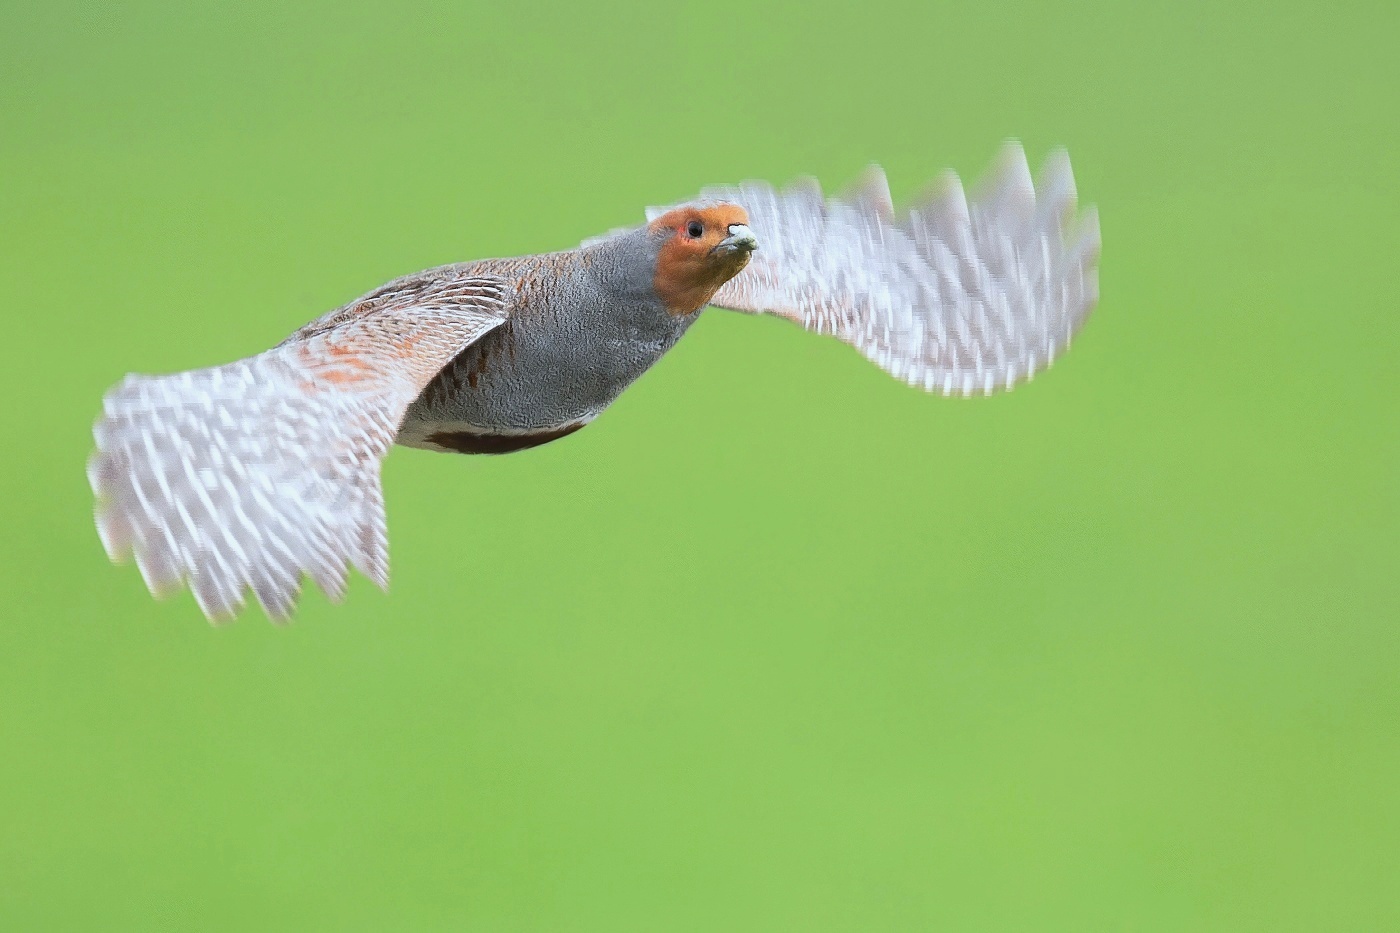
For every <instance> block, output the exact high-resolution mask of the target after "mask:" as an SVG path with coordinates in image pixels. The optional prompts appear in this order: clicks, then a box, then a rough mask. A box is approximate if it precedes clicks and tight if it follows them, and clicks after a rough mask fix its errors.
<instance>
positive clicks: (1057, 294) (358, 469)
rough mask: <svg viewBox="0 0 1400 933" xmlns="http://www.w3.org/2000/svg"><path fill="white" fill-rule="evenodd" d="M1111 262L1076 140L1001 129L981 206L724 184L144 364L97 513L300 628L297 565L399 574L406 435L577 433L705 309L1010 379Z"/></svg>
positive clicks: (166, 573) (339, 582)
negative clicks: (1071, 152) (240, 351)
mask: <svg viewBox="0 0 1400 933" xmlns="http://www.w3.org/2000/svg"><path fill="white" fill-rule="evenodd" d="M1098 256H1099V226H1098V217H1097V214H1096V213H1095V211H1094V209H1093V208H1088V209H1086V210H1084V211H1079V210H1078V208H1077V195H1076V192H1075V186H1074V177H1073V174H1072V173H1071V171H1070V163H1069V157H1068V156H1067V155H1066V154H1065V152H1064V151H1063V150H1057V151H1055V152H1052V153H1051V154H1050V156H1049V157H1048V158H1047V159H1046V162H1045V165H1044V168H1043V169H1042V171H1041V173H1040V176H1039V179H1038V182H1033V181H1032V178H1031V173H1030V169H1029V166H1028V165H1027V163H1026V156H1025V152H1024V151H1023V150H1022V148H1021V147H1020V145H1019V144H1017V143H1014V142H1012V143H1008V144H1007V146H1006V147H1005V148H1004V149H1003V150H1002V152H1001V154H1000V156H999V157H998V159H997V161H996V162H995V163H994V165H993V167H992V169H991V171H990V172H989V173H988V175H987V178H986V179H985V180H984V181H983V182H982V183H981V184H980V185H978V186H977V187H975V188H974V189H973V193H972V197H971V198H969V197H967V196H966V195H965V194H964V191H963V187H962V185H961V183H960V182H959V181H958V178H957V176H956V175H954V174H953V173H951V172H948V173H945V174H944V175H943V176H942V178H941V179H939V181H938V182H936V183H935V184H934V186H933V187H932V188H931V189H930V190H929V192H928V193H927V194H926V195H925V196H924V197H923V198H922V199H920V200H919V201H918V202H917V203H915V204H914V205H913V206H912V207H910V208H908V209H905V210H900V211H896V210H895V209H894V206H893V204H892V203H891V200H890V193H889V187H888V185H887V184H886V182H885V176H884V174H883V172H881V171H880V169H879V168H878V167H876V166H872V167H871V168H870V169H869V170H868V171H867V172H866V173H865V174H864V175H863V176H862V177H861V179H860V180H859V181H858V182H857V183H856V184H855V185H854V186H853V187H852V188H851V189H850V190H849V191H848V192H847V193H846V194H845V195H843V196H840V197H836V198H827V197H825V196H823V194H822V191H821V188H820V187H819V186H818V185H817V183H816V182H815V181H812V180H804V181H799V182H797V183H795V184H793V185H792V186H790V187H788V188H786V189H783V190H775V189H774V188H773V187H771V186H769V185H767V184H763V183H757V182H748V183H745V184H742V185H739V186H737V187H714V188H707V189H705V190H703V191H702V192H700V195H699V197H698V198H696V199H695V200H692V201H688V202H686V203H683V204H680V205H677V206H674V207H668V208H653V209H650V210H648V211H647V214H646V223H644V224H642V225H640V226H637V227H632V228H629V229H624V230H618V231H614V232H612V233H609V234H607V235H604V236H601V237H597V238H595V239H592V240H588V241H585V242H584V243H583V244H582V245H581V246H579V247H578V248H577V249H573V250H568V251H565V252H559V253H548V254H543V255H537V256H522V257H517V258H512V259H483V260H477V261H474V262H465V263H459V264H456V265H449V266H441V267H438V268H435V269H428V270H425V271H423V272H419V273H416V274H414V275H408V276H404V277H403V278H400V279H396V280H394V281H392V282H389V283H388V284H387V285H383V286H381V287H379V288H376V289H375V290H374V291H372V292H370V293H368V294H367V295H364V296H363V297H361V298H357V299H356V300H354V301H352V302H350V303H349V304H347V305H345V306H344V307H341V308H338V309H336V310H334V311H331V312H329V313H328V314H325V315H324V316H322V317H320V318H318V319H316V320H315V321H312V322H311V323H310V324H307V325H306V326H305V327H302V328H301V329H300V330H298V331H296V332H295V333H294V334H292V335H291V336H290V337H288V338H287V339H286V340H284V341H282V343H280V344H278V345H277V346H275V347H273V348H272V349H271V350H268V351H267V352H265V353H260V354H258V355H256V356H252V357H249V358H247V359H244V360H239V361H238V362H235V363H229V364H227V365H224V366H215V367H213V368H210V369H199V370H194V371H191V372H183V373H176V374H174V375H167V376H138V375H130V376H127V377H126V379H125V380H123V381H122V382H121V383H120V384H118V385H117V386H116V387H114V388H113V389H112V390H111V391H110V392H109V393H108V394H107V396H106V398H105V399H104V400H103V411H102V416H101V418H100V419H99V420H98V422H97V424H96V426H95V428H94V431H93V434H94V436H95V439H96V451H95V452H94V454H93V455H92V457H91V459H90V460H89V462H88V478H89V480H90V482H91V484H92V488H93V491H94V493H95V494H96V497H97V511H96V520H97V529H98V532H99V535H100V536H101V539H102V543H103V546H104V547H105V548H106V550H107V554H108V555H109V556H110V557H111V558H112V560H114V561H122V560H125V559H126V558H128V557H131V556H134V557H135V560H136V565H137V567H138V568H139V569H140V572H141V576H142V577H143V578H144V579H145V582H146V585H147V587H148V588H149V589H150V591H151V593H152V594H153V595H155V596H158V597H159V596H163V595H165V594H167V593H170V592H172V591H174V590H176V589H178V588H179V587H180V586H181V585H182V584H183V583H187V584H188V585H189V587H190V589H191V590H192V591H193V593H194V597H195V600H196V601H197V602H198V604H199V607H200V609H201V610H202V611H203V612H204V614H205V616H207V617H208V618H209V620H210V621H211V622H218V621H223V620H227V619H230V618H232V617H233V616H234V615H236V614H237V613H238V612H239V611H240V610H241V609H242V608H243V606H244V603H245V601H246V598H247V594H248V592H249V591H251V592H252V593H253V595H254V596H255V597H256V599H257V600H258V602H259V603H260V604H261V605H262V607H263V610H264V611H265V612H266V613H267V615H268V616H269V617H270V618H271V619H273V620H274V621H281V620H285V619H287V618H288V617H289V616H290V615H291V613H292V611H293V609H294V608H295V605H296V600H297V597H298V595H299V593H300V590H301V584H302V578H303V576H304V575H305V576H309V577H310V578H311V579H312V580H314V581H315V582H316V583H317V585H319V586H320V587H321V589H322V590H324V591H325V592H326V594H327V595H328V596H329V597H330V598H331V599H332V600H337V601H338V600H339V599H340V598H342V597H343V595H344V593H345V587H346V578H347V574H348V566H354V567H356V568H358V569H359V570H360V572H362V573H363V574H365V575H366V576H367V577H369V578H370V579H371V580H373V581H374V582H375V583H377V584H378V585H379V586H380V587H387V585H388V572H389V571H388V539H387V531H386V527H385V517H384V499H383V493H382V491H381V488H380V461H381V460H382V459H383V457H384V455H385V454H386V453H388V451H389V448H390V446H391V445H393V444H394V443H396V442H397V443H399V444H404V445H406V446H409V447H420V448H425V449H427V450H436V451H445V452H456V453H467V454H502V453H509V452H511V451H517V450H524V449H526V448H528V447H535V446H538V445H540V444H545V443H548V442H550V441H553V440H557V439H558V438H561V437H564V436H565V435H567V434H571V433H573V432H574V431H577V430H578V429H580V428H582V427H584V426H585V425H587V424H588V423H589V422H591V421H592V420H593V419H594V418H596V417H598V415H599V414H600V413H601V412H602V411H603V409H605V408H607V407H608V405H609V404H611V403H612V402H613V400H614V399H616V398H617V397H618V395H619V394H620V393H621V392H622V391H623V390H624V389H625V388H627V386H628V385H630V384H631V383H632V382H633V381H634V380H635V379H637V377H638V376H640V375H641V374H642V373H644V372H645V371H646V370H647V369H648V368H650V367H651V366H652V365H653V364H654V363H656V361H657V360H659V359H661V357H662V356H664V355H665V353H666V351H667V350H669V349H671V347H672V346H674V345H675V343H676V341H677V340H679V339H680V337H681V335H683V334H684V333H685V332H686V330H687V329H688V328H689V327H690V326H691V325H692V324H694V323H695V321H696V319H697V318H698V317H699V315H700V312H701V310H702V309H704V308H705V307H706V306H707V305H713V306H715V307H719V308H728V309H731V310H734V311H743V312H747V313H753V314H776V315H778V316H779V317H784V318H787V319H788V320H790V321H793V322H795V323H797V324H800V325H801V326H803V327H804V328H806V329H808V330H811V331H815V332H817V333H821V334H830V335H832V336H834V337H836V338H837V339H839V340H842V341H844V342H846V343H848V344H850V345H852V346H854V347H855V348H856V349H857V350H859V351H860V352H861V353H863V354H865V355H866V356H867V357H869V358H870V359H871V360H872V361H874V362H875V363H876V364H877V365H879V366H880V367H882V368H883V369H885V370H887V371H888V372H889V373H890V374H891V375H893V376H895V377H896V378H898V379H903V380H905V381H906V382H908V383H910V384H911V385H914V386H918V387H921V388H923V389H925V390H927V391H936V392H942V393H943V394H945V395H977V394H985V393H990V392H994V391H996V390H999V389H1008V388H1011V387H1012V386H1013V385H1015V384H1016V383H1017V382H1019V381H1021V380H1024V379H1029V378H1030V377H1031V376H1033V375H1034V374H1035V373H1036V372H1037V371H1038V370H1040V369H1042V368H1044V367H1045V366H1047V365H1049V364H1050V362H1051V361H1052V360H1053V359H1054V358H1055V357H1056V356H1057V355H1058V354H1059V353H1061V352H1063V351H1064V349H1065V348H1066V347H1067V346H1068V345H1069V342H1070V339H1071V338H1072V337H1073V336H1074V334H1075V333H1076V331H1077V330H1078V329H1079V327H1080V325H1081V324H1082V323H1083V322H1084V319H1085V317H1086V316H1087V315H1088V314H1089V312H1090V311H1091V310H1092V309H1093V307H1094V304H1095V303H1096V301H1097V300H1098V269H1097V267H1098Z"/></svg>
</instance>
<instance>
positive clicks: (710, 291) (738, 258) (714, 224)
mask: <svg viewBox="0 0 1400 933" xmlns="http://www.w3.org/2000/svg"><path fill="white" fill-rule="evenodd" d="M748 222H749V215H748V212H747V211H745V210H744V209H743V208H742V207H740V206H739V205H737V204H716V205H712V206H709V207H678V208H676V209H675V210H673V211H667V212H666V213H665V214H662V215H661V216H660V217H658V218H656V219H655V220H653V221H652V222H651V224H650V225H649V226H650V228H651V229H652V230H654V231H665V232H666V234H667V239H666V242H665V243H663V244H662V246H661V252H660V254H659V255H658V256H657V257H656V277H655V278H654V279H653V285H654V286H655V288H656V294H657V295H658V296H659V297H660V298H661V301H662V302H663V303H664V304H665V305H666V310H668V311H670V312H671V313H672V314H693V313H695V312H696V311H699V310H700V309H701V308H703V307H705V305H706V303H707V302H709V300H710V299H711V298H712V297H714V294H715V292H717V291H719V287H720V286H721V285H723V284H724V283H725V282H728V281H729V280H730V279H732V278H734V276H736V275H738V274H739V272H740V271H741V270H742V269H743V268H744V266H746V265H748V262H749V255H750V254H749V251H748V250H729V249H719V248H718V247H719V244H720V241H721V240H723V239H724V238H725V237H727V236H729V227H730V225H731V224H747V223H748Z"/></svg>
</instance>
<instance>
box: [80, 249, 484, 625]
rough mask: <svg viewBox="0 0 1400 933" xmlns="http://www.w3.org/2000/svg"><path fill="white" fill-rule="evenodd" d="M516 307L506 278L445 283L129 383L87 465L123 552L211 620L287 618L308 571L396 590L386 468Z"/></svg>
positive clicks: (155, 585) (107, 406)
mask: <svg viewBox="0 0 1400 933" xmlns="http://www.w3.org/2000/svg"><path fill="white" fill-rule="evenodd" d="M510 302H511V293H510V290H509V287H508V286H507V285H506V284H505V283H504V282H502V281H501V280H499V279H496V278H493V277H481V276H466V275H458V274H454V272H453V271H452V270H451V269H450V268H445V269H440V270H429V271H428V272H426V273H420V274H419V275H417V276H411V277H408V278H406V279H401V280H399V281H398V282H394V283H390V285H388V286H385V287H384V288H381V289H378V290H377V291H375V292H371V293H370V294H369V295H366V296H365V297H364V298H361V299H359V300H358V301H356V302H352V303H351V304H349V305H346V306H345V307H344V308H341V309H338V310H337V311H334V312H331V313H330V314H328V315H326V316H324V317H323V318H321V319H320V320H318V321H316V322H313V323H312V324H310V325H308V326H307V327H305V328H303V329H302V330H301V331H298V333H297V334H294V335H293V337H292V338H290V339H289V340H288V341H286V342H284V343H283V344H281V345H280V346H278V347H275V348H273V349H272V350H269V351H267V352H265V353H262V354H259V355H257V356H254V357H250V358H248V359H244V360H240V361H238V362H235V363H230V364H228V365H226V366H217V367H214V368H212V369H201V370H195V371H192V372H184V373H177V374H174V375H169V376H154V377H153V376H128V377H127V378H126V379H125V380H124V381H123V382H122V383H120V384H119V385H118V386H117V387H116V388H114V389H113V390H112V391H111V392H110V393H108V395H107V396H106V398H105V399H104V402H103V414H102V417H101V419H100V420H99V421H98V422H97V424H96V426H95V428H94V432H93V433H94V437H95V439H96V442H97V450H96V452H95V453H94V454H93V456H92V458H91V460H90V461H89V463H88V477H89V480H90V481H91V483H92V487H93V490H94V492H95V493H96V495H97V499H98V506H97V527H98V532H99V534H100V535H101V538H102V543H103V545H104V546H105V548H106V550H107V553H108V555H109V556H110V557H111V558H112V559H113V560H114V561H120V560H124V559H126V558H127V557H129V556H134V557H135V560H136V564H137V566H138V567H139V568H140V571H141V575H142V577H143V578H144V579H145V581H146V585H147V587H148V588H149V589H150V590H151V592H152V594H154V595H156V596H162V595H166V594H168V593H170V592H172V591H174V590H176V589H178V588H179V586H180V585H181V584H182V583H186V582H187V583H188V584H189V586H190V589H191V590H192V591H193V593H194V597H195V599H196V601H197V602H198V603H199V607H200V609H202V610H203V612H204V614H205V615H206V616H207V617H208V618H209V619H210V621H222V620H225V619H229V618H231V617H233V616H234V615H236V614H237V613H238V612H239V611H240V610H241V609H242V608H243V605H244V603H245V600H246V594H247V591H248V590H251V591H252V592H253V594H254V595H255V596H256V598H257V600H258V602H259V603H261V605H262V607H263V609H264V610H265V611H266V613H267V614H268V616H269V617H270V618H272V619H274V620H279V621H280V620H284V619H286V618H287V617H288V616H289V615H290V614H291V612H292V610H293V609H294V607H295V605H296V600H297V598H298V595H299V593H300V589H301V580H302V575H303V573H305V574H307V575H309V576H310V577H311V578H312V579H313V580H314V581H315V582H316V583H317V585H319V586H320V587H321V589H322V590H324V591H325V592H326V594H327V595H328V596H329V597H330V598H331V599H333V600H339V599H340V598H341V597H342V596H343V595H344V592H345V587H346V578H347V574H348V568H347V564H348V565H353V566H354V567H356V568H357V569H359V570H360V572H362V573H363V574H365V575H366V576H367V577H369V578H370V579H371V580H373V581H374V582H375V583H377V584H378V585H379V586H380V587H386V586H387V585H388V546H387V532H386V526H385V516H384V499H383V494H382V492H381V488H380V462H381V460H382V458H383V456H384V454H385V453H387V452H388V449H389V447H390V446H391V445H392V443H393V441H394V437H395V434H396V433H397V431H398V428H399V424H400V422H401V421H402V419H403V415H404V412H405V410H406V409H407V407H408V405H409V404H410V403H411V402H412V401H413V400H414V398H416V397H417V395H418V393H419V392H420V391H421V390H422V388H423V386H424V385H426V384H427V383H428V381H429V380H430V379H431V378H432V377H433V376H434V375H435V374H436V373H437V372H438V371H439V370H440V369H441V368H442V367H443V366H444V365H446V364H447V363H448V362H449V361H450V360H451V359H452V358H453V357H455V356H456V355H457V354H458V353H460V352H461V351H462V350H463V349H465V348H466V347H467V346H468V345H470V344H471V343H472V342H473V341H475V340H477V339H478V338H480V337H481V336H482V335H483V334H485V333H487V332H488V331H490V330H491V329H492V328H494V327H496V326H497V325H499V324H500V323H502V322H503V321H504V320H505V317H506V314H507V310H508V308H509V306H510Z"/></svg>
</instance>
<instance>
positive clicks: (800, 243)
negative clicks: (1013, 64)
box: [652, 142, 1099, 395]
mask: <svg viewBox="0 0 1400 933" xmlns="http://www.w3.org/2000/svg"><path fill="white" fill-rule="evenodd" d="M701 198H702V199H705V200H710V199H713V200H724V201H733V202H737V203H739V204H741V205H742V206H743V207H744V208H745V209H746V210H747V211H748V213H749V226H750V227H752V228H753V231H754V233H755V234H756V235H757V237H758V243H759V247H758V252H757V253H755V255H754V258H753V260H752V261H751V262H750V263H749V266H748V268H747V269H745V270H744V271H743V272H741V273H739V274H738V275H737V276H735V277H734V278H733V279H731V280H730V281H729V282H728V283H726V284H725V285H724V286H723V287H722V288H720V290H719V292H718V293H717V294H716V295H715V296H714V298H713V299H712V301H711V304H714V305H716V306H718V307H722V308H730V309H734V310H738V311H749V312H765V313H770V314H777V315H780V316H782V317H785V318H788V319H789V320H792V321H796V322H797V323H799V324H801V325H802V326H803V327H805V328H807V329H808V330H813V331H816V332H818V333H823V334H833V335H835V336H836V337H839V338H840V339H841V340H844V341H845V342H846V343H849V344H851V345H853V346H854V347H856V348H857V349H858V350H860V351H861V352H862V353H864V354H865V355H866V356H867V357H869V358H870V359H871V360H873V361H874V362H875V363H876V364H878V365H879V366H881V367H882V368H884V369H885V370H887V371H888V372H890V373H891V374H892V375H894V376H895V377H897V378H901V379H904V380H905V381H907V382H909V383H910V384H911V385H918V386H922V387H923V388H924V389H927V390H934V389H937V390H940V391H942V392H943V393H944V394H945V395H947V394H952V393H958V394H963V395H970V394H977V393H986V392H992V391H994V390H996V389H1000V388H1010V387H1011V386H1013V385H1014V384H1015V383H1017V382H1018V381H1020V380H1022V379H1026V378H1029V377H1031V376H1033V375H1034V374H1035V373H1036V372H1037V371H1038V370H1040V369H1043V368H1044V367H1045V366H1047V365H1049V363H1050V362H1051V361H1052V360H1053V359H1054V358H1055V356H1056V355H1057V354H1059V353H1061V352H1062V351H1063V350H1064V349H1065V347H1067V346H1068V345H1069V342H1070V338H1072V337H1073V336H1074V334H1075V332H1076V331H1078V329H1079V327H1080V325H1081V324H1083V322H1084V319H1085V318H1086V317H1087V316H1088V314H1089V312H1090V311H1091V310H1092V309H1093V307H1094V304H1095V303H1096V302H1097V300H1098V257H1099V225H1098V215H1097V213H1096V212H1095V211H1094V209H1093V208H1089V209H1088V210H1086V211H1084V212H1082V213H1080V212H1077V210H1076V193H1075V187H1074V175H1073V174H1072V173H1071V171H1070V165H1069V156H1068V155H1067V154H1066V153H1065V152H1064V151H1063V150H1057V151H1055V152H1053V153H1051V155H1050V157H1049V158H1048V159H1047V160H1046V163H1045V167H1044V169H1043V170H1042V172H1041V175H1040V183H1039V185H1034V184H1033V183H1032V181H1031V174H1030V169H1029V167H1028V166H1027V164H1026V155H1025V151H1024V150H1023V149H1022V148H1021V146H1020V145H1019V144H1017V143H1015V142H1012V143H1008V144H1007V146H1006V147H1005V148H1004V149H1003V150H1002V152H1001V155H1000V157H999V158H998V160H997V163H996V164H995V165H994V166H993V171H992V172H991V173H990V176H989V178H988V180H987V181H986V182H984V183H983V184H982V185H980V186H979V187H977V188H976V189H974V194H973V197H972V199H971V200H970V201H969V200H968V199H967V198H966V197H965V196H964V194H963V188H962V184H961V183H960V182H959V180H958V177H957V176H956V175H954V174H953V173H951V172H949V173H946V174H945V175H944V176H943V178H942V179H941V180H940V181H939V183H938V184H937V185H936V186H935V189H934V190H932V191H931V192H930V193H929V195H928V196H927V197H925V198H924V199H923V200H921V201H920V202H919V203H917V204H915V205H914V206H913V207H912V208H910V209H909V210H907V211H901V212H899V213H896V212H895V210H894V208H893V205H892V203H891V201H890V193H889V187H888V185H887V184H886V182H885V176H884V173H883V172H881V171H880V169H879V168H878V167H877V166H872V167H871V169H870V170H869V172H868V173H867V174H866V175H865V177H864V178H863V179H862V181H861V182H860V183H859V184H858V185H857V186H856V187H855V188H854V189H853V190H852V191H851V193H850V194H848V195H847V196H845V197H843V198H839V199H833V200H827V199H825V198H824V197H823V196H822V192H821V188H820V186H818V185H817V183H816V182H815V181H813V180H810V179H809V180H805V181H802V182H798V183H797V184H795V185H793V186H792V187H789V188H788V189H786V190H784V191H781V192H779V191H775V190H774V189H773V188H772V187H771V186H769V185H767V184H763V183H761V182H748V183H745V184H743V185H740V186H739V187H717V188H708V189H706V190H705V191H703V192H702V193H701ZM652 216H656V215H655V214H652Z"/></svg>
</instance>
